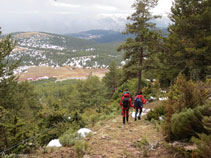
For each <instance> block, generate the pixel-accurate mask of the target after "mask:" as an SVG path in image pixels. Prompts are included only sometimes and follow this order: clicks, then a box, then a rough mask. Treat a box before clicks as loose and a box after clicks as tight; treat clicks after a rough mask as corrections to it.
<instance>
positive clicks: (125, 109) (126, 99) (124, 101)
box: [120, 93, 133, 124]
mask: <svg viewBox="0 0 211 158" xmlns="http://www.w3.org/2000/svg"><path fill="white" fill-rule="evenodd" d="M120 106H121V108H122V112H121V113H122V117H123V124H125V116H126V120H127V122H128V121H129V120H128V119H129V108H130V107H133V104H132V99H131V98H130V94H129V93H126V94H124V95H123V96H122V98H121V101H120Z"/></svg>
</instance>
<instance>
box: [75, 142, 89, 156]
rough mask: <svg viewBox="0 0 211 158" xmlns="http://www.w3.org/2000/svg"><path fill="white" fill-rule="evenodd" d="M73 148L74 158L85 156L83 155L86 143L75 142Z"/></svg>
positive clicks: (86, 148) (86, 149)
mask: <svg viewBox="0 0 211 158" xmlns="http://www.w3.org/2000/svg"><path fill="white" fill-rule="evenodd" d="M74 148H75V152H76V156H77V157H78V158H82V157H83V156H84V155H85V153H86V152H87V151H88V149H89V145H88V143H87V142H85V141H82V140H81V141H77V142H76V144H75V146H74Z"/></svg>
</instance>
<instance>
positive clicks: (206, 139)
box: [192, 134, 211, 158]
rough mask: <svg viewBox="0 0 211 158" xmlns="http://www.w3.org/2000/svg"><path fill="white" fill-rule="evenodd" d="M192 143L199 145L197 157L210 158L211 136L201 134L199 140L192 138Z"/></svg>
mask: <svg viewBox="0 0 211 158" xmlns="http://www.w3.org/2000/svg"><path fill="white" fill-rule="evenodd" d="M192 141H193V142H194V143H195V144H196V145H197V147H198V149H197V150H196V157H199V158H210V155H211V150H210V149H211V135H206V134H200V135H199V138H192Z"/></svg>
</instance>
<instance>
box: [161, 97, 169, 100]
mask: <svg viewBox="0 0 211 158" xmlns="http://www.w3.org/2000/svg"><path fill="white" fill-rule="evenodd" d="M159 100H160V101H162V100H168V97H163V98H159Z"/></svg>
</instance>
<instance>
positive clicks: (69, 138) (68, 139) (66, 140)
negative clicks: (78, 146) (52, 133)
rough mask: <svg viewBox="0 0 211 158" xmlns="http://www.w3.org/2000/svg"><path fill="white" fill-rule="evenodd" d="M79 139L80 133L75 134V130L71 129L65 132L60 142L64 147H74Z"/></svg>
mask: <svg viewBox="0 0 211 158" xmlns="http://www.w3.org/2000/svg"><path fill="white" fill-rule="evenodd" d="M77 139H78V133H77V132H75V131H74V130H73V129H69V130H68V131H67V132H65V133H64V134H63V135H62V136H60V137H59V142H60V143H61V144H62V145H63V146H69V147H71V146H73V145H74V144H75V142H76V140H77Z"/></svg>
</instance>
